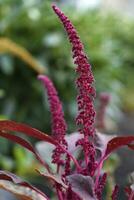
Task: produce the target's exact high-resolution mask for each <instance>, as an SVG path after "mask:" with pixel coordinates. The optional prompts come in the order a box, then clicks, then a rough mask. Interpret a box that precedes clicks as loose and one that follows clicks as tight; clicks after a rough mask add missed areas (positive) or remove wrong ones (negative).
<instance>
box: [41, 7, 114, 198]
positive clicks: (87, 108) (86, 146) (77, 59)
mask: <svg viewBox="0 0 134 200" xmlns="http://www.w3.org/2000/svg"><path fill="white" fill-rule="evenodd" d="M52 8H53V10H54V11H55V13H56V14H57V16H58V17H59V19H60V21H61V22H62V24H63V25H64V28H65V31H66V32H67V34H68V37H69V41H70V43H71V44H72V53H73V59H74V64H75V65H76V73H77V75H78V76H77V79H76V86H77V89H78V96H77V105H78V115H77V117H76V125H77V126H78V132H79V134H81V138H80V139H78V140H77V141H76V144H75V145H76V147H77V146H80V147H81V149H83V155H84V158H85V159H84V161H80V162H79V163H78V162H77V160H75V162H76V163H75V164H77V168H76V169H75V170H71V167H70V160H71V158H70V156H69V154H66V152H65V151H64V150H63V149H62V148H61V146H62V147H64V148H65V149H66V150H68V144H67V141H66V138H65V133H66V130H67V125H66V122H65V119H64V114H63V111H62V104H61V102H60V100H59V98H58V94H57V91H56V89H55V87H54V85H53V83H52V82H51V80H50V79H49V78H48V77H47V76H44V75H39V76H38V78H39V80H41V81H42V83H43V85H44V86H45V88H46V90H47V94H48V101H49V104H50V110H51V117H52V133H53V137H54V138H55V139H56V140H57V141H58V143H59V144H60V145H57V146H56V148H55V149H54V151H53V155H52V158H53V163H55V164H57V172H60V167H63V168H64V173H63V174H62V180H63V182H64V183H65V184H67V185H68V189H67V190H66V191H65V190H64V189H62V188H61V187H60V185H58V184H56V185H55V187H56V191H57V194H58V197H59V199H60V200H63V199H67V200H81V199H82V197H81V195H78V193H77V192H76V191H74V190H73V188H72V185H73V183H72V184H70V181H68V180H70V179H71V178H74V177H70V178H69V175H70V174H71V175H72V174H74V175H75V174H79V175H81V176H82V177H85V178H86V177H88V178H89V177H92V178H93V177H94V179H93V180H94V181H95V172H96V168H97V164H98V163H97V160H96V148H95V145H94V136H95V127H94V123H95V116H96V113H95V109H94V98H95V96H96V91H95V88H94V77H93V74H92V70H91V65H90V64H89V62H88V58H87V56H86V54H85V53H84V47H83V44H82V43H81V41H80V38H79V36H78V34H77V32H76V30H75V28H74V26H73V25H72V23H71V22H70V20H69V19H68V17H66V16H65V15H64V13H63V12H62V11H61V10H60V9H59V8H58V7H57V6H55V5H53V6H52ZM64 154H65V155H64ZM63 155H64V156H66V159H63ZM98 176H99V175H98ZM106 178H107V174H106V173H104V174H103V175H102V177H98V182H97V183H96V186H97V187H95V186H94V189H93V191H92V195H91V199H92V200H93V199H94V200H95V199H99V200H100V199H101V194H102V190H103V188H104V186H105V183H106ZM93 180H92V181H93ZM88 181H89V180H88ZM92 184H94V183H92ZM114 196H115V195H114ZM115 199H116V198H113V200H115Z"/></svg>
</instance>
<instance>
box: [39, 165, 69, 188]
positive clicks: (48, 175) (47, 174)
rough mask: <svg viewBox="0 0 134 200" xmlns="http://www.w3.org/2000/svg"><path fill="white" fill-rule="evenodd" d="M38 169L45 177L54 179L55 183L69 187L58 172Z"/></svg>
mask: <svg viewBox="0 0 134 200" xmlns="http://www.w3.org/2000/svg"><path fill="white" fill-rule="evenodd" d="M36 171H37V172H38V173H39V174H40V175H41V176H43V177H45V178H48V179H49V180H52V181H53V182H54V183H57V184H59V185H61V186H62V187H63V188H65V189H66V188H67V187H68V186H67V185H65V183H64V182H63V181H62V179H61V177H60V176H59V175H56V174H50V173H49V172H40V171H39V170H37V169H36Z"/></svg>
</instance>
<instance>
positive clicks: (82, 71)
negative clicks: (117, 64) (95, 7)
mask: <svg viewBox="0 0 134 200" xmlns="http://www.w3.org/2000/svg"><path fill="white" fill-rule="evenodd" d="M52 7H53V10H54V11H55V13H56V14H57V15H58V17H59V18H60V20H61V22H62V23H63V25H64V28H65V30H66V32H67V34H68V37H69V41H70V43H71V44H72V52H73V58H74V63H75V64H76V65H77V67H76V72H77V73H78V78H77V80H76V85H77V88H78V91H79V95H78V97H77V104H78V111H79V113H78V116H77V118H76V124H77V125H80V126H81V129H80V133H82V134H83V135H84V142H83V143H82V144H81V145H82V146H83V149H84V153H85V160H86V165H88V163H89V161H90V162H91V160H92V161H93V160H94V159H93V158H94V157H95V149H93V148H94V145H93V143H92V142H91V141H89V136H90V137H93V135H94V132H95V128H94V121H95V109H94V105H93V101H94V98H95V96H96V91H95V88H94V86H93V83H94V77H93V74H92V71H91V65H90V64H89V63H88V59H87V56H86V54H85V53H84V47H83V44H82V43H81V41H80V38H79V36H78V34H77V32H76V30H75V28H74V26H73V25H72V23H71V22H70V20H69V19H68V18H67V17H66V16H65V15H64V13H63V12H61V11H60V9H59V8H58V7H56V6H55V5H53V6H52ZM77 144H78V142H77ZM87 144H88V145H87ZM86 146H87V147H88V148H85V147H86ZM90 147H91V148H90Z"/></svg>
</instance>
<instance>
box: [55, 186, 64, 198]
mask: <svg viewBox="0 0 134 200" xmlns="http://www.w3.org/2000/svg"><path fill="white" fill-rule="evenodd" d="M56 191H57V195H58V199H59V200H64V199H63V195H62V192H61V191H60V189H59V188H58V187H56Z"/></svg>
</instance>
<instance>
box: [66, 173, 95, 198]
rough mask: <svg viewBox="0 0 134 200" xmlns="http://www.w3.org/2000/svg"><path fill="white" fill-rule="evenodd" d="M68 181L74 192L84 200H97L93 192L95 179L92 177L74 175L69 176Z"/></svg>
mask: <svg viewBox="0 0 134 200" xmlns="http://www.w3.org/2000/svg"><path fill="white" fill-rule="evenodd" d="M67 180H68V182H69V183H70V184H71V189H72V191H73V192H75V193H76V194H77V195H78V196H79V197H80V198H81V199H82V200H96V198H95V195H94V190H93V188H94V184H93V179H92V178H91V177H90V176H83V175H81V174H73V175H69V176H67Z"/></svg>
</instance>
